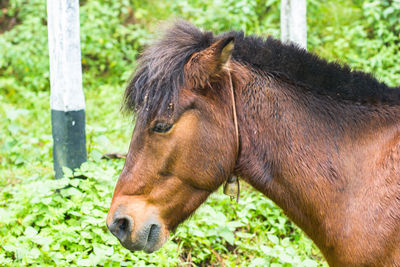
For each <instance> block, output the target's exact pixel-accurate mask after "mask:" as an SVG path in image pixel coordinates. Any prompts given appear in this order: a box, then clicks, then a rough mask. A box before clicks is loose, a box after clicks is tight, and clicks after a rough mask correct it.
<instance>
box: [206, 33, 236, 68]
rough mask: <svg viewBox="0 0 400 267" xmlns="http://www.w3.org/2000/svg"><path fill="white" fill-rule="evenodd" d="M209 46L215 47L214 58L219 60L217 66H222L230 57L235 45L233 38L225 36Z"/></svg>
mask: <svg viewBox="0 0 400 267" xmlns="http://www.w3.org/2000/svg"><path fill="white" fill-rule="evenodd" d="M211 47H215V58H216V59H218V61H219V62H218V67H223V66H224V65H225V64H226V63H227V62H228V60H229V58H230V57H231V54H232V51H233V48H234V47H235V39H234V38H233V37H227V38H224V39H221V40H219V41H217V42H215V43H214V44H213V45H211ZM217 70H218V69H217Z"/></svg>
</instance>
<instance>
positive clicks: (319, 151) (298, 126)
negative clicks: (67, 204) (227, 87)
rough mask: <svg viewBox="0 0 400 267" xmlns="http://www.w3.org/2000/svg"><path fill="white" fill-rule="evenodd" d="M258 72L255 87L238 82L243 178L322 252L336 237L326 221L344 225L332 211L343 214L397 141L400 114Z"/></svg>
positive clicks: (239, 172)
mask: <svg viewBox="0 0 400 267" xmlns="http://www.w3.org/2000/svg"><path fill="white" fill-rule="evenodd" d="M252 75H253V76H252V77H250V79H247V81H251V82H243V81H239V80H237V81H236V82H235V86H236V87H235V88H236V90H237V106H238V121H239V129H240V137H241V152H240V157H239V160H238V167H237V170H238V174H239V175H240V176H241V177H242V178H243V179H245V180H246V181H247V182H248V183H250V184H251V185H252V186H254V187H255V188H256V189H258V190H259V191H261V192H262V193H264V194H265V195H266V196H268V197H269V198H271V199H272V200H273V201H274V202H275V203H277V204H278V205H279V206H280V207H281V208H282V209H283V210H285V212H286V214H287V215H288V216H289V217H290V218H291V219H292V220H293V221H294V222H295V223H296V224H297V225H299V226H300V227H301V228H302V229H303V230H304V231H305V232H306V233H307V234H308V235H309V236H310V237H311V238H312V239H313V240H314V241H315V242H316V243H317V245H318V246H320V247H323V246H324V245H327V243H329V238H334V237H329V236H316V234H315V233H318V232H319V233H321V232H326V233H327V232H329V231H330V230H332V229H327V228H330V227H334V226H332V225H328V223H327V221H330V222H331V223H332V224H334V223H337V224H338V226H339V225H340V223H341V222H336V221H332V220H333V219H332V218H331V217H330V216H331V215H330V214H334V213H336V215H338V213H339V211H337V210H335V211H333V209H336V208H338V203H340V202H341V201H342V199H343V198H345V196H344V194H343V192H345V191H346V192H348V190H350V189H349V188H351V187H352V186H354V185H356V184H357V183H358V181H360V180H357V179H362V176H363V175H367V174H366V173H365V172H368V171H370V169H368V166H369V165H370V164H373V162H369V161H368V160H369V159H368V157H367V156H366V155H369V154H370V153H373V149H374V148H376V146H380V145H382V146H383V145H385V144H387V142H390V141H393V139H395V138H399V125H400V124H399V122H400V116H399V115H398V114H399V113H400V110H399V108H398V107H396V108H395V107H393V108H386V109H385V110H377V109H376V108H374V107H367V106H362V105H356V104H349V103H340V102H337V101H334V100H332V99H329V98H327V97H322V96H315V95H313V94H311V93H308V92H307V91H305V90H302V89H301V88H296V87H295V86H294V85H291V84H289V83H284V82H282V81H277V80H275V79H273V78H268V77H265V76H264V77H262V76H260V75H256V74H252ZM248 78H249V77H248ZM396 112H397V113H396ZM396 114H397V115H396ZM383 132H384V133H385V134H383ZM371 160H372V159H371ZM360 161H361V162H360ZM349 166H350V167H349ZM352 166H357V168H358V169H357V170H354V169H352V168H351V167H352ZM364 171H365V172H364ZM368 175H370V174H368ZM349 177H351V178H352V179H353V180H351V181H350V180H349ZM329 209H332V210H331V211H330V210H329ZM338 229H339V228H338ZM330 232H331V233H332V234H334V233H335V231H330Z"/></svg>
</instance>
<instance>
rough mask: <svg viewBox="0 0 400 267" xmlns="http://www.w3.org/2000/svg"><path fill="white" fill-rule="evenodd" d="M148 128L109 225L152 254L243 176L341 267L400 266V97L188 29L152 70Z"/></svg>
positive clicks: (353, 77) (302, 59) (140, 95)
mask: <svg viewBox="0 0 400 267" xmlns="http://www.w3.org/2000/svg"><path fill="white" fill-rule="evenodd" d="M123 107H124V109H125V110H126V111H131V112H133V113H134V115H135V117H136V124H135V127H134V130H133V135H132V139H131V143H130V145H129V150H128V153H127V157H126V161H125V165H124V167H123V170H122V171H121V174H120V177H119V179H118V181H117V184H116V187H115V191H114V194H113V197H112V202H111V206H110V209H109V212H108V215H107V226H108V228H109V230H110V231H111V232H112V233H113V234H114V235H115V236H116V237H117V238H118V239H119V241H120V243H121V244H122V245H123V246H124V247H125V248H127V249H129V250H131V251H136V250H144V251H145V252H148V253H151V252H153V251H156V250H158V249H159V248H160V247H162V245H163V244H164V243H165V242H166V241H167V240H168V237H169V233H170V232H171V231H174V230H175V229H176V227H177V226H178V225H179V224H180V223H181V222H183V221H184V220H185V219H187V218H188V217H189V216H190V215H191V214H192V213H193V212H194V211H195V210H196V209H197V208H198V207H199V206H200V205H201V204H202V203H203V202H204V201H205V200H206V199H207V197H208V196H209V195H210V194H211V193H212V192H214V191H216V190H217V189H218V188H219V186H220V185H222V184H223V183H224V182H226V181H227V180H228V179H230V178H232V177H233V175H235V176H238V177H240V179H243V180H244V181H246V182H247V183H248V184H250V185H251V186H253V187H254V188H255V189H257V190H259V191H260V192H262V193H263V194H264V195H265V196H266V197H268V198H270V199H271V200H272V201H274V202H275V203H276V204H277V205H278V206H279V207H280V208H282V209H283V210H284V212H285V213H286V214H287V216H288V217H289V218H290V219H291V220H292V221H293V222H294V223H295V224H297V225H298V226H299V227H300V228H301V229H302V230H303V231H304V232H305V233H306V234H307V235H308V236H309V237H310V238H311V239H312V240H313V242H314V243H315V244H316V245H317V247H318V248H319V249H320V250H321V252H322V254H323V255H324V257H325V258H326V260H327V262H328V263H329V265H330V266H400V88H399V87H390V86H388V85H386V84H384V83H382V82H379V81H377V80H376V79H375V78H374V77H373V76H372V75H370V74H366V73H363V72H360V71H356V70H352V69H350V68H349V67H348V66H346V65H341V64H339V63H335V62H328V61H326V60H324V59H321V58H319V57H318V56H317V55H315V54H312V53H309V52H307V51H306V50H304V49H302V48H300V47H298V46H296V45H295V44H292V43H282V42H280V41H279V40H276V39H274V38H273V37H267V38H262V37H257V36H253V35H250V36H247V35H245V34H244V33H243V32H237V31H231V32H226V33H222V34H219V35H214V34H213V33H212V32H207V31H203V30H200V29H198V28H196V27H195V26H193V25H192V24H190V23H189V22H186V21H177V22H175V24H173V25H172V26H170V27H169V28H168V29H167V30H166V31H165V33H164V34H163V35H162V36H161V37H160V38H159V39H157V40H156V41H154V43H153V44H152V45H150V46H148V47H147V48H146V49H145V50H144V52H143V53H142V54H141V57H140V58H139V60H138V67H137V68H136V71H135V73H134V75H133V78H132V79H131V81H130V82H129V84H128V86H127V88H126V91H125V95H124V102H123Z"/></svg>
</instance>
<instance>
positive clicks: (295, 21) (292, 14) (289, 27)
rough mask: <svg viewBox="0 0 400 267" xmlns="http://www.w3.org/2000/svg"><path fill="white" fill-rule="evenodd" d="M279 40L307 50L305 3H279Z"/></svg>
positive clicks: (297, 0)
mask: <svg viewBox="0 0 400 267" xmlns="http://www.w3.org/2000/svg"><path fill="white" fill-rule="evenodd" d="M281 40H282V42H288V41H291V42H294V43H297V44H298V45H299V46H300V47H303V48H304V49H307V1H306V0H282V1H281Z"/></svg>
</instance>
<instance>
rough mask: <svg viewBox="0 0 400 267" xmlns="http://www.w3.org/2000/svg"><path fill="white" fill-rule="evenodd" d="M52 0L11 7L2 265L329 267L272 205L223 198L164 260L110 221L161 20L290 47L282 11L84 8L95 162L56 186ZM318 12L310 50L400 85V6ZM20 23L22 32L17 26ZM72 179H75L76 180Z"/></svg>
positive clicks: (214, 3) (237, 1) (175, 241)
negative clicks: (128, 243)
mask: <svg viewBox="0 0 400 267" xmlns="http://www.w3.org/2000/svg"><path fill="white" fill-rule="evenodd" d="M45 2H46V1H45V0H29V1H26V0H9V1H4V3H3V2H2V3H1V4H0V7H1V9H0V29H1V31H0V32H1V34H0V51H1V52H0V92H1V94H0V129H1V130H0V265H1V266H20V265H79V266H92V265H106V266H114V265H115V266H118V265H120V264H121V265H125V266H140V265H156V266H186V265H187V266H190V265H214V266H216V265H218V266H219V265H221V266H222V265H226V266H236V265H241V266H323V265H326V263H325V261H324V260H323V258H322V256H321V254H320V252H319V251H318V249H317V248H316V247H315V246H314V245H313V244H312V242H311V241H310V240H309V239H308V238H307V237H306V236H305V235H304V234H303V233H302V232H301V231H300V230H299V229H298V228H297V227H296V226H295V225H294V224H293V223H291V222H290V221H288V219H287V218H286V217H285V216H284V214H283V212H282V211H281V210H280V209H279V208H277V207H276V206H275V205H274V204H273V203H272V202H271V201H270V200H268V199H267V198H265V197H264V196H262V195H261V194H260V193H258V192H255V191H254V190H253V189H251V188H250V187H248V186H246V185H244V188H245V190H242V191H243V192H242V194H241V201H240V202H239V204H236V203H232V202H230V201H229V199H228V198H227V197H225V196H224V195H223V194H222V193H221V192H220V191H219V192H217V193H215V194H213V195H212V196H211V197H210V198H209V200H208V201H207V202H206V203H205V204H204V205H203V206H202V207H201V208H200V209H199V210H198V211H197V212H196V213H195V214H194V216H193V217H192V218H190V219H189V220H188V221H187V222H185V223H184V224H183V225H182V226H180V227H179V228H178V229H177V231H176V232H175V233H174V234H173V236H172V238H171V240H170V241H169V242H168V243H167V244H166V245H165V246H164V247H163V248H162V249H161V250H160V251H158V252H156V253H154V254H150V255H148V254H144V253H142V252H135V253H131V252H129V251H127V250H126V249H124V248H122V246H120V245H119V244H118V242H117V240H116V239H115V238H114V237H113V236H112V235H111V234H110V233H109V232H108V231H107V229H106V226H105V217H106V213H107V210H108V207H109V204H110V201H111V195H112V190H113V187H114V185H115V182H116V180H117V178H118V174H119V172H120V170H121V168H122V165H123V162H122V161H121V160H115V161H107V160H102V159H101V155H102V154H103V153H106V152H115V151H119V152H124V151H126V149H127V147H128V144H129V139H130V135H131V131H132V127H133V123H134V122H133V121H132V119H131V118H130V117H129V116H128V117H127V116H125V117H124V116H122V115H121V114H120V112H119V107H120V101H121V96H122V93H123V89H124V85H125V84H126V81H127V80H128V79H129V77H130V75H131V73H132V71H133V68H134V66H135V60H136V58H137V56H138V54H139V52H140V50H141V49H142V48H143V46H144V45H145V44H146V43H148V42H149V41H150V40H151V39H152V38H154V37H155V36H157V34H158V33H157V29H158V27H159V26H158V25H159V21H160V20H165V19H171V18H174V17H183V18H186V19H189V20H190V21H192V22H194V23H195V24H196V25H198V26H200V27H203V28H205V29H209V30H213V31H215V32H222V31H225V30H230V29H232V28H233V29H242V30H244V31H245V32H246V33H247V34H252V33H255V34H259V35H264V36H265V35H268V34H272V35H274V36H276V37H279V2H280V1H278V0H224V1H222V0H203V1H199V0H190V1H156V0H152V1H150V0H149V1H139V0H131V1H128V0H120V1H111V0H86V1H81V42H82V65H83V71H84V73H83V75H84V76H83V86H84V90H85V96H86V103H87V109H86V112H87V113H86V116H87V127H86V131H87V146H88V154H89V160H88V162H87V163H85V164H84V165H83V166H82V168H81V169H80V172H81V173H82V174H84V175H85V176H86V177H88V178H87V179H85V180H82V179H73V178H70V177H69V176H68V175H66V177H65V178H63V179H61V180H57V181H56V180H54V179H53V170H52V150H51V149H52V138H51V128H50V110H49V109H50V108H49V71H48V69H49V65H48V64H49V63H48V49H47V28H46V23H47V21H46V6H45ZM321 2H322V1H316V0H309V1H308V19H307V20H308V26H309V27H308V35H309V36H308V48H309V50H311V51H314V52H316V53H318V54H319V55H321V56H323V57H325V58H328V59H331V60H338V61H340V62H342V63H343V62H345V63H347V64H350V66H351V67H353V68H357V69H361V70H365V71H368V72H373V73H375V75H376V76H377V77H378V78H379V79H381V80H383V81H385V82H387V83H388V84H391V85H394V84H397V85H398V84H400V80H399V76H400V75H399V74H400V55H399V53H400V52H399V45H400V36H399V34H400V22H399V18H400V1H398V0H381V1H378V0H368V1H361V0H353V1H351V0H339V1H334V0H328V1H323V2H324V3H321ZM11 20H13V21H11ZM67 174H68V172H67Z"/></svg>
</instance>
